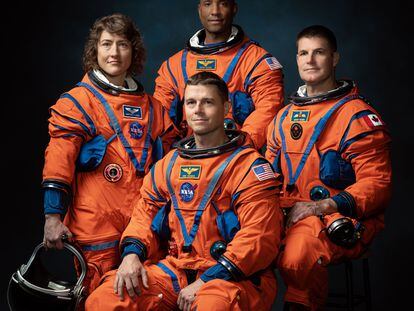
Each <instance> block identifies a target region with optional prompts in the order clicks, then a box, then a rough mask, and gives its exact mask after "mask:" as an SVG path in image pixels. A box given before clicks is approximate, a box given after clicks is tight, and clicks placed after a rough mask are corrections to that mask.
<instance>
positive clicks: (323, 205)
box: [286, 198, 338, 228]
mask: <svg viewBox="0 0 414 311" xmlns="http://www.w3.org/2000/svg"><path fill="white" fill-rule="evenodd" d="M337 211H338V208H337V206H336V203H335V201H334V200H332V199H331V198H328V199H324V200H321V201H315V202H314V201H312V202H296V203H295V205H293V207H292V208H291V210H290V211H289V216H288V219H287V222H286V227H288V228H289V227H290V226H292V225H294V224H295V223H297V222H298V221H299V220H302V219H304V218H306V217H309V216H322V215H327V214H332V213H335V212H337Z"/></svg>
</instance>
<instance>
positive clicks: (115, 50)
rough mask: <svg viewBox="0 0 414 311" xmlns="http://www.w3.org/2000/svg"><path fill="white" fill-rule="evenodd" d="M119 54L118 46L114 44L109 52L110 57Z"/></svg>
mask: <svg viewBox="0 0 414 311" xmlns="http://www.w3.org/2000/svg"><path fill="white" fill-rule="evenodd" d="M118 52H119V50H118V46H117V45H116V44H115V43H114V44H112V46H111V49H110V50H109V53H110V55H111V56H113V55H118Z"/></svg>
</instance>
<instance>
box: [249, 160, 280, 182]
mask: <svg viewBox="0 0 414 311" xmlns="http://www.w3.org/2000/svg"><path fill="white" fill-rule="evenodd" d="M252 170H253V173H254V175H256V177H257V179H258V180H260V181H264V180H267V179H272V178H276V176H275V173H274V172H273V170H272V168H271V167H270V164H269V163H263V164H259V165H255V166H253V167H252Z"/></svg>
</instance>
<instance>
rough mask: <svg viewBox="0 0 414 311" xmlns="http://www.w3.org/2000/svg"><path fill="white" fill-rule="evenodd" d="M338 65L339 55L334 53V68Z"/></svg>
mask: <svg viewBox="0 0 414 311" xmlns="http://www.w3.org/2000/svg"><path fill="white" fill-rule="evenodd" d="M338 63H339V53H338V52H334V54H333V65H334V67H336V65H338Z"/></svg>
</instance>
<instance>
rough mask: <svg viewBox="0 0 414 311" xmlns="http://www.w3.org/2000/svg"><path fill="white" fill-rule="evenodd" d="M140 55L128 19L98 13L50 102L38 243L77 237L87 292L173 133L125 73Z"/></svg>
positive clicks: (113, 261)
mask: <svg viewBox="0 0 414 311" xmlns="http://www.w3.org/2000/svg"><path fill="white" fill-rule="evenodd" d="M144 60H145V49H144V47H143V42H142V39H141V35H140V33H139V32H138V30H137V29H136V27H135V25H134V24H133V22H132V20H130V19H129V18H128V17H126V16H124V15H121V14H113V15H110V16H105V17H102V18H100V19H98V20H97V21H96V22H95V24H94V25H93V27H92V29H91V31H90V34H89V38H88V40H87V42H86V45H85V51H84V57H83V65H84V70H85V73H86V74H85V76H84V77H83V79H82V81H81V82H80V83H78V84H77V85H76V87H74V88H73V89H71V90H70V91H68V92H66V93H64V94H62V95H61V96H60V98H59V100H58V101H57V102H56V104H55V105H53V106H52V107H51V108H50V114H51V116H50V119H49V135H50V142H49V144H48V146H47V148H46V152H45V164H44V169H43V182H42V188H43V190H44V213H45V219H46V220H45V227H44V242H45V244H46V246H47V247H48V248H59V249H61V248H62V247H63V244H62V236H64V237H68V238H72V239H73V240H74V241H75V242H76V243H77V244H79V246H80V248H81V249H82V251H83V255H84V256H85V258H86V260H87V263H88V275H87V277H86V279H85V286H86V288H88V290H89V291H92V290H93V289H94V287H95V286H96V285H97V284H98V282H99V279H100V277H101V276H102V275H103V274H104V273H105V272H106V271H108V270H110V269H114V268H115V267H117V266H118V265H119V263H120V256H119V251H118V246H119V239H120V237H121V233H122V232H123V231H124V229H125V228H126V225H127V224H128V222H129V219H130V216H131V213H132V206H133V202H134V201H135V200H136V199H137V195H138V194H139V192H138V190H139V189H140V188H141V185H142V182H143V177H144V175H145V174H146V173H147V172H148V171H149V169H150V167H151V165H152V164H153V163H154V159H157V158H159V157H161V156H162V152H163V150H164V151H167V150H169V145H171V144H172V142H173V141H174V140H175V136H176V135H177V132H176V131H175V128H174V125H173V123H172V122H171V121H170V120H169V117H168V114H167V113H166V112H165V110H164V109H163V107H162V105H161V104H160V103H159V102H158V101H156V100H155V99H153V98H152V97H151V96H149V95H147V94H145V92H144V89H143V87H142V85H141V84H140V83H139V82H138V81H137V80H135V79H134V78H133V77H132V75H133V74H135V73H141V72H142V69H143V63H144ZM63 218H64V220H63Z"/></svg>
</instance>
